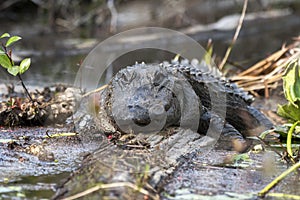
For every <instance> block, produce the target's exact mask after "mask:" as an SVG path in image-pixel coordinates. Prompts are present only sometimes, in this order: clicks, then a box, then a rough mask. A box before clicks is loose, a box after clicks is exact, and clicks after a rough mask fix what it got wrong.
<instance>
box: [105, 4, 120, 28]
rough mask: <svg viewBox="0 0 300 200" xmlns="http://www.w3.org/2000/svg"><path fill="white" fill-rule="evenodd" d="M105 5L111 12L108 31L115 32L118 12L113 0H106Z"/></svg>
mask: <svg viewBox="0 0 300 200" xmlns="http://www.w3.org/2000/svg"><path fill="white" fill-rule="evenodd" d="M107 7H108V9H109V11H110V13H111V20H110V32H111V33H115V32H116V31H117V22H118V12H117V9H116V7H115V3H114V0H108V1H107Z"/></svg>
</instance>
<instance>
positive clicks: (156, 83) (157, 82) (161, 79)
mask: <svg viewBox="0 0 300 200" xmlns="http://www.w3.org/2000/svg"><path fill="white" fill-rule="evenodd" d="M166 78H167V77H166V76H165V75H164V74H162V73H161V72H156V73H155V74H154V78H153V85H154V86H159V85H160V84H161V83H162V82H164V80H165V79H166Z"/></svg>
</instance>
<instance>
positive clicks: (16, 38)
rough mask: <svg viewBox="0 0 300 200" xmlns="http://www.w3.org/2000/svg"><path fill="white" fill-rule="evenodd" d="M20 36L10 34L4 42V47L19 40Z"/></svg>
mask: <svg viewBox="0 0 300 200" xmlns="http://www.w3.org/2000/svg"><path fill="white" fill-rule="evenodd" d="M21 39H22V38H21V37H20V36H12V37H11V38H9V39H8V40H7V42H6V44H5V46H6V47H8V46H10V45H12V44H13V43H15V42H17V41H19V40H21Z"/></svg>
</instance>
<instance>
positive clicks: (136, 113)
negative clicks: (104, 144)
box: [128, 105, 151, 126]
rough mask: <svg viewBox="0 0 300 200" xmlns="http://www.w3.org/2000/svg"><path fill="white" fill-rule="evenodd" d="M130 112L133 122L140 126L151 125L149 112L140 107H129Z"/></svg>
mask: <svg viewBox="0 0 300 200" xmlns="http://www.w3.org/2000/svg"><path fill="white" fill-rule="evenodd" d="M128 109H129V112H130V113H131V114H132V121H133V122H134V123H135V124H137V125H139V126H146V125H148V124H150V122H151V119H150V115H149V111H148V109H147V108H144V107H142V106H140V105H128Z"/></svg>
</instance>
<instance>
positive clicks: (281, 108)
mask: <svg viewBox="0 0 300 200" xmlns="http://www.w3.org/2000/svg"><path fill="white" fill-rule="evenodd" d="M277 113H278V115H280V116H281V117H284V118H286V119H290V120H292V121H298V120H300V106H299V105H297V107H296V106H294V104H292V103H290V102H289V103H287V104H285V105H278V109H277Z"/></svg>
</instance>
